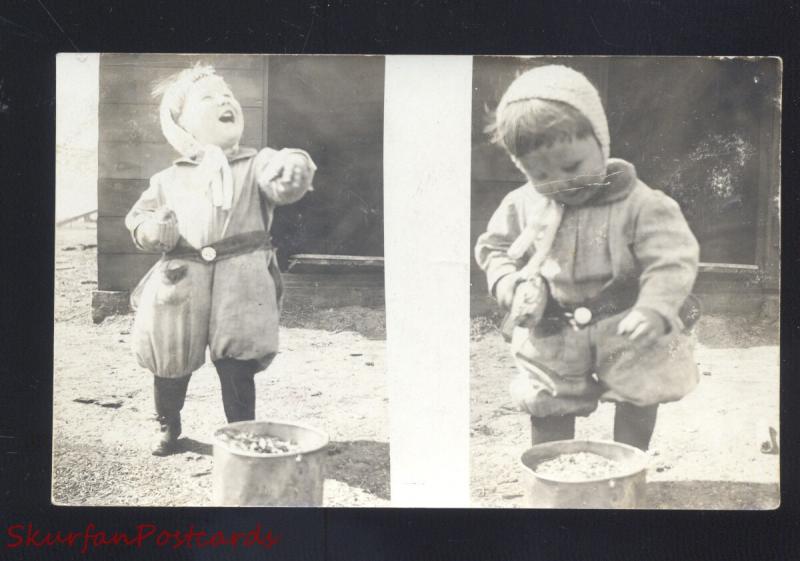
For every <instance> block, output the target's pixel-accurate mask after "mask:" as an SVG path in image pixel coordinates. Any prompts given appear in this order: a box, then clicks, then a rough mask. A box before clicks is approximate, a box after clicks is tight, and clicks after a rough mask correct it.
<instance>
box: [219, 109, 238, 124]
mask: <svg viewBox="0 0 800 561" xmlns="http://www.w3.org/2000/svg"><path fill="white" fill-rule="evenodd" d="M219 120H220V121H221V122H223V123H233V122H234V121H235V120H236V116H235V115H234V114H233V111H231V110H230V109H228V110H226V111H225V112H223V113H222V115H220V116H219Z"/></svg>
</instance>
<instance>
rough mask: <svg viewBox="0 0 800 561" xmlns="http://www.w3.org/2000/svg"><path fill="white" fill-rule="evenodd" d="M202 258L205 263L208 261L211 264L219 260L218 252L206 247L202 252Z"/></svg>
mask: <svg viewBox="0 0 800 561" xmlns="http://www.w3.org/2000/svg"><path fill="white" fill-rule="evenodd" d="M200 257H202V258H203V261H208V262H209V263H211V262H212V261H213V260H214V259H216V258H217V250H216V249H214V248H213V247H204V248H203V249H201V250H200Z"/></svg>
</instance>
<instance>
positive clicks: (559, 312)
mask: <svg viewBox="0 0 800 561" xmlns="http://www.w3.org/2000/svg"><path fill="white" fill-rule="evenodd" d="M635 304H636V295H635V293H633V292H630V293H628V295H627V297H626V296H623V295H621V294H618V295H616V297H612V298H608V297H606V298H604V299H603V301H589V302H586V303H584V304H581V305H576V306H563V305H561V304H559V303H558V302H556V301H555V300H554V299H552V298H550V300H549V301H548V302H547V307H545V310H544V314H543V315H542V319H541V321H540V322H539V324H538V325H537V329H541V330H542V331H544V332H547V333H550V332H557V331H560V330H561V329H562V328H563V327H564V326H565V325H566V324H569V325H571V326H573V327H575V328H576V329H582V328H584V327H588V326H589V325H592V324H593V323H596V322H598V321H600V320H601V319H603V318H607V317H610V316H613V315H615V314H619V313H621V312H624V311H625V310H628V309H630V308H632V307H633V306H634V305H635ZM701 313H702V308H701V305H700V301H699V300H698V299H697V297H696V296H695V295H694V294H690V295H689V297H688V298H686V300H685V301H684V303H683V305H682V306H681V308H680V310H679V311H678V317H679V318H680V319H681V321H682V322H683V324H684V326H685V328H686V329H690V328H691V327H692V326H694V324H695V323H697V320H698V319H699V318H700V315H701Z"/></svg>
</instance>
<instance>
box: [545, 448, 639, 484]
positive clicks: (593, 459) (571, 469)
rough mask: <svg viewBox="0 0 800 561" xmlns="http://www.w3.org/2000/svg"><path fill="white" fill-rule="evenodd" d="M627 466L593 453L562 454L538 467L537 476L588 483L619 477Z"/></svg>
mask: <svg viewBox="0 0 800 561" xmlns="http://www.w3.org/2000/svg"><path fill="white" fill-rule="evenodd" d="M626 467H627V466H626V464H625V463H623V462H618V461H614V460H610V459H608V458H606V457H604V456H601V455H599V454H593V453H592V452H576V453H572V454H561V455H560V456H556V457H555V458H553V459H550V460H545V461H543V462H541V463H540V464H538V465H537V466H536V469H535V470H534V471H535V472H536V474H537V475H541V476H542V477H547V478H550V479H557V480H560V481H570V482H575V481H586V480H590V479H603V478H608V477H618V476H620V475H622V474H624V473H625V472H626V471H627V470H626Z"/></svg>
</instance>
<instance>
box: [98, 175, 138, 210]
mask: <svg viewBox="0 0 800 561" xmlns="http://www.w3.org/2000/svg"><path fill="white" fill-rule="evenodd" d="M149 184H150V182H149V180H148V179H109V178H100V179H99V180H98V182H97V203H98V209H99V210H98V214H99V215H100V216H125V215H126V214H128V211H129V210H130V209H131V207H132V206H133V204H134V203H135V202H136V201H137V200H138V199H139V195H141V194H142V192H144V190H145V189H147V186H148V185H149Z"/></svg>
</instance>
